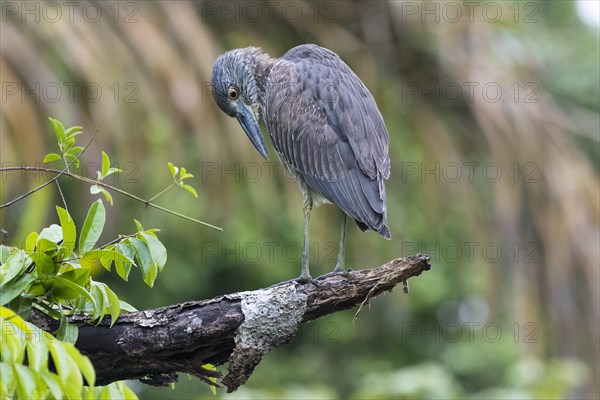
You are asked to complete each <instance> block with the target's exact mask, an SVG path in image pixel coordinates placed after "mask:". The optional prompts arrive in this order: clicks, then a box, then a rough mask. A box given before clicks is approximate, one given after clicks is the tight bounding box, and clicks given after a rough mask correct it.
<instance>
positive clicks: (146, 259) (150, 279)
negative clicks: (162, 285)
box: [129, 238, 158, 287]
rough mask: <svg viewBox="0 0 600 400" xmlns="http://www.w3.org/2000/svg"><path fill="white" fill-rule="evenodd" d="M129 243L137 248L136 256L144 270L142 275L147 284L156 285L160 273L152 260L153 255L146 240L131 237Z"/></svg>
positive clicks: (141, 268)
mask: <svg viewBox="0 0 600 400" xmlns="http://www.w3.org/2000/svg"><path fill="white" fill-rule="evenodd" d="M129 243H130V244H131V245H132V246H133V249H134V250H135V254H136V258H137V260H138V266H139V267H140V270H141V271H142V277H143V278H144V282H145V283H146V285H148V286H150V287H152V286H154V281H155V280H156V275H157V274H158V267H157V265H156V263H155V262H154V261H152V255H151V254H150V250H149V249H148V246H147V245H146V243H145V242H143V241H141V240H140V239H138V238H129Z"/></svg>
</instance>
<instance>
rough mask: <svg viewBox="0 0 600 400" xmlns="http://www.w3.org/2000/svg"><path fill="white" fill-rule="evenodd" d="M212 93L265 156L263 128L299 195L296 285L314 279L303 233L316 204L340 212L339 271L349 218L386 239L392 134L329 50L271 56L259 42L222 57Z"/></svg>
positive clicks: (298, 50) (350, 73) (305, 48)
mask: <svg viewBox="0 0 600 400" xmlns="http://www.w3.org/2000/svg"><path fill="white" fill-rule="evenodd" d="M212 95H213V98H214V100H215V102H216V103H217V105H218V106H219V108H220V109H221V110H222V111H223V112H225V114H227V115H229V116H230V117H235V118H236V119H237V120H238V122H239V123H240V125H241V126H242V128H243V130H244V131H245V133H246V135H247V136H248V138H249V139H250V141H251V142H252V144H253V145H254V147H255V148H256V150H258V152H259V153H260V154H261V155H262V156H263V157H264V158H265V159H268V156H267V148H266V146H265V141H264V137H263V134H262V133H261V129H262V131H263V132H264V131H266V132H267V133H268V135H269V137H270V138H271V143H272V144H273V147H274V149H275V152H276V153H277V156H278V158H279V160H280V161H281V163H282V164H283V165H284V166H285V168H286V169H287V170H288V171H289V172H290V173H291V174H292V175H293V176H294V177H295V178H296V180H297V182H298V184H299V186H300V190H301V191H302V196H303V200H304V203H303V209H304V243H303V251H302V272H301V275H300V277H299V278H298V279H297V281H298V282H300V283H307V282H310V281H311V280H312V278H311V276H310V273H309V267H308V264H309V263H308V259H309V255H308V247H309V242H308V236H309V221H310V212H311V209H312V207H313V206H318V205H319V204H322V203H332V204H335V205H337V206H338V207H339V208H340V209H341V210H342V224H341V235H340V245H339V250H338V258H337V264H336V266H335V269H334V270H333V272H332V273H334V274H338V273H344V272H345V266H344V258H345V256H344V255H345V238H346V220H347V217H348V216H350V217H351V218H353V219H354V220H355V221H356V224H357V225H358V227H359V228H360V229H361V230H362V231H366V230H372V231H375V232H377V233H379V234H380V235H381V236H383V237H384V238H386V239H390V231H389V229H388V227H387V210H386V195H385V184H384V181H385V179H387V178H388V177H389V175H390V158H389V156H388V147H389V137H388V133H387V130H386V127H385V124H384V122H383V118H382V116H381V113H380V112H379V109H378V108H377V105H376V103H375V100H374V99H373V96H372V95H371V93H370V92H369V90H368V89H367V87H366V86H365V85H364V83H363V82H362V81H361V80H360V78H359V77H358V76H357V75H356V74H355V73H354V72H353V71H352V70H351V69H350V67H348V65H347V64H346V63H344V62H343V61H342V60H341V59H340V57H339V56H338V55H337V54H335V53H334V52H332V51H331V50H328V49H325V48H323V47H320V46H317V45H314V44H305V45H301V46H297V47H294V48H292V49H290V50H289V51H288V52H287V53H285V55H283V57H281V58H271V57H270V56H269V55H268V54H266V53H264V52H262V50H261V49H260V48H257V47H247V48H243V49H236V50H232V51H228V52H226V53H224V54H222V55H221V56H220V57H219V58H218V59H217V60H216V62H215V64H214V67H213V71H212Z"/></svg>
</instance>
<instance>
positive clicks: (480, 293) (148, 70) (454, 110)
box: [0, 1, 600, 399]
mask: <svg viewBox="0 0 600 400" xmlns="http://www.w3.org/2000/svg"><path fill="white" fill-rule="evenodd" d="M598 4H599V3H598V2H597V1H573V2H567V1H528V2H504V1H501V2H488V1H481V2H461V1H459V2H453V1H448V2H433V1H432V2H429V1H425V2H421V1H417V2H413V1H389V2H386V1H370V2H346V1H344V2H341V1H340V2H337V1H321V2H313V1H292V2H271V1H269V2H261V1H256V2H244V1H205V2H202V1H197V2H184V1H173V2H141V1H138V2H136V1H117V2H97V3H87V2H84V1H75V2H64V3H61V2H49V3H47V2H37V1H31V2H20V1H19V2H17V1H3V2H2V3H1V7H2V9H1V11H2V14H1V18H2V20H1V28H0V36H1V41H0V44H1V53H0V67H1V72H0V77H1V82H2V87H1V89H2V93H1V96H2V99H1V103H0V106H1V114H0V128H1V136H0V144H1V147H0V156H1V163H2V166H3V167H6V166H15V165H41V160H42V159H43V157H44V155H45V154H46V153H48V152H52V151H56V150H57V149H56V141H55V138H54V134H53V133H52V131H51V127H50V124H49V123H48V117H49V116H52V117H54V118H57V119H59V120H61V121H62V122H63V123H64V124H65V126H72V125H82V126H83V127H84V131H85V134H84V135H83V136H81V137H80V143H81V144H82V145H84V144H85V143H87V141H88V140H89V138H90V137H91V135H92V133H93V131H94V130H95V129H96V127H98V126H100V132H99V134H98V135H97V137H96V139H95V140H94V142H93V143H92V144H91V146H90V148H89V149H88V151H86V152H85V154H84V155H83V157H82V165H81V168H79V170H78V172H79V173H81V174H87V175H88V176H91V177H94V176H95V171H96V170H97V169H98V167H99V164H100V151H101V150H104V151H106V152H107V153H108V154H109V155H110V156H111V159H112V161H113V163H114V164H116V166H118V167H120V168H121V169H122V170H123V172H122V173H120V174H118V175H115V176H114V178H113V177H110V178H108V180H107V183H111V184H114V185H115V186H118V187H119V188H122V189H124V190H127V191H129V192H131V193H134V194H136V195H138V196H141V197H143V198H150V197H152V196H154V195H155V194H156V193H158V192H160V191H161V190H162V189H163V188H165V187H166V186H167V185H169V183H170V182H171V176H170V173H169V171H168V169H167V162H168V161H170V162H173V163H174V164H175V165H179V166H185V167H186V168H187V169H188V171H189V172H191V173H193V174H194V175H195V178H194V179H193V180H192V181H193V182H191V184H192V185H194V186H195V187H196V188H198V190H199V199H195V198H193V197H192V196H190V195H189V194H188V193H186V192H184V191H178V190H172V191H170V192H168V193H166V194H165V195H163V196H162V197H160V198H159V199H157V201H156V202H157V203H158V204H161V205H164V206H167V207H169V208H171V209H174V210H177V211H179V212H181V213H184V214H186V215H189V216H191V217H194V218H198V219H201V220H204V221H206V222H209V223H211V224H214V225H218V226H220V227H222V228H223V232H218V231H215V230H212V229H209V228H206V227H204V226H201V225H198V224H194V223H192V222H188V221H185V220H182V219H179V218H177V217H174V216H171V215H168V214H165V213H162V212H159V211H157V210H154V209H145V208H144V206H143V205H142V204H139V203H137V202H134V201H132V200H130V199H128V198H126V197H123V196H120V195H118V194H114V195H113V196H114V206H113V207H110V208H108V209H107V212H108V219H107V227H106V229H105V232H104V234H103V236H102V239H101V242H108V241H110V240H111V239H113V238H115V237H116V235H118V234H120V233H132V232H134V230H135V226H134V223H133V220H132V219H133V218H137V219H139V220H141V221H142V222H143V224H144V226H145V227H146V228H150V227H157V228H160V229H161V232H160V234H159V237H160V239H161V240H162V241H163V242H164V243H165V245H166V247H167V249H168V255H169V256H168V263H167V265H166V267H165V270H164V271H163V273H162V274H160V275H159V277H158V279H157V282H156V284H155V287H154V288H152V289H150V288H148V287H147V286H146V285H145V284H144V283H143V282H142V279H141V277H140V275H139V274H135V273H132V274H131V277H130V281H129V282H128V283H124V282H122V281H120V279H119V278H118V277H116V275H115V274H111V273H108V272H106V271H104V270H103V269H101V268H99V269H98V270H97V274H96V275H97V276H96V278H95V279H97V280H102V281H105V282H107V283H109V284H110V285H111V287H113V289H115V292H117V293H118V294H119V296H120V297H122V298H123V299H124V300H126V301H128V302H129V303H131V304H132V305H134V306H135V307H137V308H138V309H143V308H149V307H159V306H165V305H169V304H173V303H177V302H181V301H186V300H193V299H204V298H210V297H212V296H217V295H220V294H224V293H229V292H234V291H242V290H253V289H257V288H260V287H264V286H267V285H270V284H273V283H275V282H278V281H282V280H285V279H290V278H292V277H295V276H297V274H298V273H299V270H300V246H301V235H302V209H301V195H300V192H299V191H298V189H297V187H296V184H295V183H294V182H293V180H292V179H290V177H289V176H288V175H287V174H286V173H285V172H284V171H283V170H282V168H281V167H280V166H279V164H278V163H277V159H276V157H275V154H274V152H273V150H272V148H270V150H269V151H270V161H269V162H266V161H265V160H263V159H262V158H261V157H260V155H259V154H258V153H257V152H256V151H255V149H254V148H253V146H252V145H251V144H250V142H249V141H248V140H247V139H246V136H245V134H244V133H243V131H242V130H241V128H240V127H239V125H238V123H237V121H235V120H234V119H231V118H228V117H226V116H225V115H224V114H223V113H222V112H221V111H220V110H219V109H218V108H217V107H216V105H215V104H214V102H213V100H212V97H211V94H210V85H209V83H210V74H211V69H212V65H213V62H214V61H215V59H216V58H217V57H218V55H219V54H221V53H223V52H225V51H227V50H231V49H233V48H238V47H246V46H260V47H262V48H263V49H264V50H265V51H266V52H268V53H269V54H271V55H272V56H275V57H279V56H281V55H283V54H284V53H285V52H286V51H287V50H288V49H289V48H291V47H293V46H296V45H299V44H302V43H317V44H319V45H322V46H325V47H328V48H330V49H332V50H334V51H335V52H337V53H338V54H339V55H340V56H341V57H342V59H343V60H345V61H346V62H347V63H348V64H349V65H350V66H351V68H352V69H353V70H354V71H355V72H356V73H357V75H358V76H360V77H361V79H362V80H363V81H364V82H365V84H366V85H367V86H368V87H369V89H370V90H371V92H372V93H373V96H374V97H375V99H376V101H377V104H378V105H379V108H380V110H381V112H382V114H383V117H384V119H385V121H386V124H387V128H388V131H389V134H390V157H391V160H392V173H391V177H390V179H389V181H388V182H387V196H388V198H387V202H388V213H389V226H390V229H391V232H392V240H391V241H385V240H383V239H382V238H381V237H379V236H378V235H376V234H373V233H367V234H362V233H360V232H359V231H358V229H356V228H355V227H354V224H352V226H350V225H349V230H348V232H349V233H348V243H347V250H346V251H347V263H348V265H349V266H354V267H357V268H370V267H375V266H378V265H380V264H382V263H384V262H387V261H389V260H390V259H393V258H396V257H404V256H408V255H410V254H413V253H416V252H423V253H427V254H429V255H431V257H432V265H433V268H432V270H431V271H429V272H427V273H426V274H424V275H422V276H420V277H418V278H416V279H413V280H411V282H410V287H411V291H410V294H409V295H404V294H402V291H401V290H396V291H395V292H393V293H390V294H386V295H385V296H381V297H380V298H377V299H374V300H372V301H371V306H370V308H369V309H364V310H363V311H362V312H361V314H360V316H359V317H358V319H357V320H356V321H355V322H353V315H354V311H352V310H350V311H347V312H340V313H337V314H335V315H332V316H328V317H325V318H321V319H319V320H317V321H314V322H312V323H310V324H307V325H305V326H303V327H302V331H301V332H300V334H299V336H298V337H297V338H296V339H295V340H294V341H293V342H292V343H291V345H289V346H287V347H284V348H281V349H277V350H276V351H273V352H272V353H270V354H268V355H267V356H266V357H265V358H264V359H263V361H262V363H261V364H260V365H259V366H258V367H257V368H256V370H255V372H254V374H253V375H252V377H251V378H250V380H249V382H248V383H247V385H246V386H245V387H243V388H242V389H240V390H239V391H238V392H237V393H234V394H232V395H226V394H225V393H224V391H222V390H219V391H218V395H217V397H222V398H338V399H341V398H381V399H383V398H465V397H466V398H477V399H481V398H494V399H499V398H520V399H524V398H544V399H548V398H598V397H599V396H600V390H599V380H600V378H599V364H598V360H599V358H600V356H599V338H600V329H599V325H600V321H599V318H600V317H599V316H600V298H599V296H600V274H599V268H600V267H599V265H600V262H599V243H600V238H599V221H598V215H599V190H598V187H599V186H598V167H599V158H600V147H599V146H600V144H599V142H600V127H599V126H600V119H599V106H600V94H599V87H600V83H599V50H598V49H599V43H598V42H599V39H598V37H599V31H598V29H599V28H598V24H599V10H598ZM48 178H49V176H46V175H45V174H39V173H27V174H25V173H2V176H1V189H0V201H1V202H2V203H4V202H6V201H8V200H10V199H12V198H14V197H16V196H17V195H19V194H21V193H23V192H25V191H26V190H28V189H29V188H32V187H35V186H37V185H39V184H40V183H42V182H44V181H45V180H47V179H48ZM61 182H62V185H61V187H62V189H63V191H64V194H65V198H66V201H67V203H68V205H69V210H70V212H71V213H72V214H73V215H74V217H75V219H76V222H77V225H78V226H81V224H82V222H83V219H84V218H85V213H86V211H87V209H88V207H89V205H90V204H91V202H92V201H93V200H94V199H95V198H94V197H93V196H92V195H90V194H89V188H88V186H89V185H86V184H82V183H79V182H72V181H70V180H69V179H66V178H65V179H61ZM55 204H60V197H59V195H58V193H57V191H56V188H55V187H54V186H49V187H47V188H46V189H44V190H42V191H39V192H37V193H36V194H34V195H33V196H30V197H28V198H27V199H26V200H24V201H21V202H19V203H17V204H15V205H13V206H11V207H9V208H7V209H2V210H1V211H0V218H1V221H0V228H2V229H4V230H5V231H6V233H5V234H4V236H3V242H7V243H13V244H19V243H21V244H22V243H23V242H24V239H25V236H26V235H27V234H28V233H29V232H30V231H32V230H36V231H39V230H41V229H42V228H43V227H44V226H47V225H49V224H51V223H54V222H57V217H56V214H55V207H54V206H55ZM338 221H339V214H338V212H337V211H336V210H335V209H334V208H332V207H331V206H323V207H319V208H318V209H316V210H315V211H314V212H313V214H312V219H311V270H312V272H313V275H319V274H322V273H325V272H328V271H329V270H330V269H332V268H333V266H334V265H335V258H336V254H337V241H338ZM221 369H222V370H223V371H225V367H221ZM131 387H132V388H133V389H134V390H135V391H136V392H137V393H138V395H139V396H140V397H141V398H148V399H151V398H157V399H158V398H165V397H166V396H168V397H169V398H174V399H191V398H212V394H211V393H210V390H209V389H208V388H207V387H206V385H204V384H203V383H201V382H200V381H198V380H196V379H187V378H186V376H185V375H182V376H180V382H179V383H177V384H176V385H175V388H174V389H171V388H153V387H149V386H144V385H142V384H140V383H139V382H132V383H131Z"/></svg>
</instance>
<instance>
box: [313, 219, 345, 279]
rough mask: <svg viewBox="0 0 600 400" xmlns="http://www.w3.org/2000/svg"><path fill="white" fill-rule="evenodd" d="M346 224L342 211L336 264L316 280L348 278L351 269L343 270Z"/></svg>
mask: <svg viewBox="0 0 600 400" xmlns="http://www.w3.org/2000/svg"><path fill="white" fill-rule="evenodd" d="M347 222H348V216H347V215H346V213H345V212H343V211H342V228H341V235H340V249H339V250H338V258H337V264H336V265H335V268H334V269H333V271H331V272H330V273H328V274H325V275H321V276H319V277H318V278H317V280H321V279H325V278H329V277H330V276H333V275H343V276H348V275H349V272H350V271H352V270H351V269H348V270H346V269H345V258H346V257H345V256H346V223H347Z"/></svg>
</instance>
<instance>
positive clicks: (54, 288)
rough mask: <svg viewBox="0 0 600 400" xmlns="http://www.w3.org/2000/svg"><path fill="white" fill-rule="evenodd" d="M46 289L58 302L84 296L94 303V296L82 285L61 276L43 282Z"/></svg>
mask: <svg viewBox="0 0 600 400" xmlns="http://www.w3.org/2000/svg"><path fill="white" fill-rule="evenodd" d="M42 284H43V285H44V286H45V287H46V292H47V293H48V294H49V295H51V296H52V299H53V300H55V301H58V300H76V299H77V298H78V297H79V296H83V297H85V298H86V299H88V300H89V301H91V302H93V301H94V299H93V298H92V296H91V295H90V294H89V293H88V292H87V290H85V289H84V288H83V287H81V286H80V285H78V284H76V283H74V282H72V281H70V280H68V279H63V278H61V277H60V276H56V277H54V278H52V279H46V280H43V281H42Z"/></svg>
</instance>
